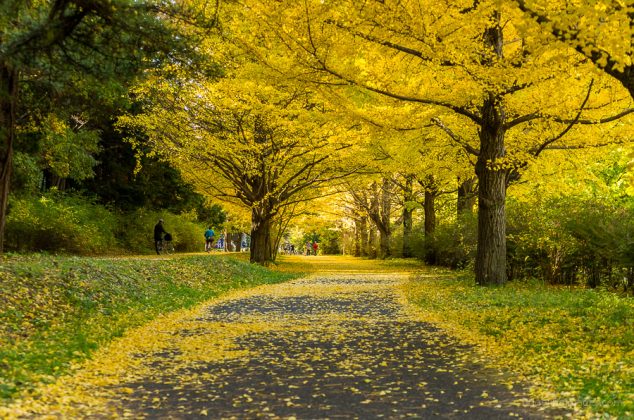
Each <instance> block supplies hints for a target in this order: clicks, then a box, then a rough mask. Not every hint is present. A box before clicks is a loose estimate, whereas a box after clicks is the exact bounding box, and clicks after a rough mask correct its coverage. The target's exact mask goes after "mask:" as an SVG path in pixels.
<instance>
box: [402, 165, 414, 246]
mask: <svg viewBox="0 0 634 420" xmlns="http://www.w3.org/2000/svg"><path fill="white" fill-rule="evenodd" d="M413 201H414V177H412V176H408V177H407V178H406V179H405V189H404V190H403V202H404V203H403V258H411V257H412V256H413V255H412V245H411V237H412V216H413V214H414V209H413V208H412V207H411V206H410V204H411V203H412V202H413Z"/></svg>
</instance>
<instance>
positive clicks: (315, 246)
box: [313, 241, 319, 255]
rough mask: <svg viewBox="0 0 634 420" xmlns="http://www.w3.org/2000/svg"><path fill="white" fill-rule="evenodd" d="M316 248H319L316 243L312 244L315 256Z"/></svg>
mask: <svg viewBox="0 0 634 420" xmlns="http://www.w3.org/2000/svg"><path fill="white" fill-rule="evenodd" d="M317 248H319V245H318V244H317V241H315V242H313V255H317Z"/></svg>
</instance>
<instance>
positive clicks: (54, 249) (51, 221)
mask: <svg viewBox="0 0 634 420" xmlns="http://www.w3.org/2000/svg"><path fill="white" fill-rule="evenodd" d="M160 218H162V219H164V220H165V230H167V231H168V232H170V233H171V234H172V236H173V238H174V239H173V242H174V247H175V249H176V251H177V252H194V251H202V250H203V232H204V231H205V227H204V226H203V225H202V224H201V223H198V222H196V221H195V219H196V217H195V215H194V214H181V215H175V214H171V213H168V212H157V211H147V210H145V209H140V210H137V211H135V212H132V213H114V212H113V211H110V210H109V209H108V208H107V207H105V206H103V205H100V204H97V203H95V202H94V201H93V200H91V199H89V198H86V197H82V196H81V195H78V194H67V193H60V192H49V193H46V194H42V195H38V196H25V197H14V198H12V199H11V201H10V207H9V213H8V216H7V228H6V236H5V238H6V249H7V250H9V251H18V252H33V251H36V252H41V251H45V252H51V253H70V254H79V255H96V254H120V253H123V252H126V251H127V252H132V253H152V252H155V251H154V225H155V224H156V222H157V220H158V219H160Z"/></svg>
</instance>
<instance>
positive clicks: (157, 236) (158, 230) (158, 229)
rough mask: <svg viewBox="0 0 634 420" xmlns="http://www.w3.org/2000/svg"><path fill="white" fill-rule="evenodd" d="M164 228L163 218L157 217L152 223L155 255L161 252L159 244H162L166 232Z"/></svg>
mask: <svg viewBox="0 0 634 420" xmlns="http://www.w3.org/2000/svg"><path fill="white" fill-rule="evenodd" d="M166 233H167V232H166V231H165V228H164V227H163V219H159V221H158V222H157V223H156V225H154V248H155V249H156V255H159V254H160V253H161V246H162V245H163V235H164V234H166Z"/></svg>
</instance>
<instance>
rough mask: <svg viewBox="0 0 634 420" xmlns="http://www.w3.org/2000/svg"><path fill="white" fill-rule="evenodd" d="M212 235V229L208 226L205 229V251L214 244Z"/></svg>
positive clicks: (209, 249) (208, 250)
mask: <svg viewBox="0 0 634 420" xmlns="http://www.w3.org/2000/svg"><path fill="white" fill-rule="evenodd" d="M214 235H215V232H214V230H213V229H212V228H211V226H209V227H208V228H207V230H206V231H205V252H211V250H212V248H213V245H214Z"/></svg>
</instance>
